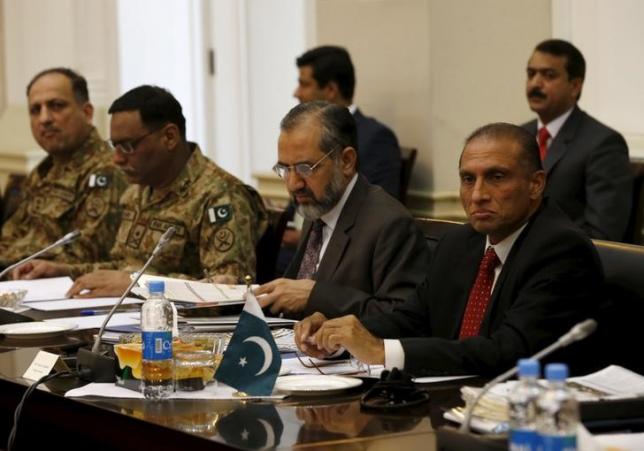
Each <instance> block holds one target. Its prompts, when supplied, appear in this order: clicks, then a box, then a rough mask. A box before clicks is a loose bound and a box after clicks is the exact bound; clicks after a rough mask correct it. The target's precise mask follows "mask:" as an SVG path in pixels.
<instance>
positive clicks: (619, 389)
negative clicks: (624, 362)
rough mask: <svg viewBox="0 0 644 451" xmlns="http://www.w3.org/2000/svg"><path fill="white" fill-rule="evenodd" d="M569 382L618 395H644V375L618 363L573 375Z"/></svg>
mask: <svg viewBox="0 0 644 451" xmlns="http://www.w3.org/2000/svg"><path fill="white" fill-rule="evenodd" d="M568 382H573V383H577V384H580V385H583V386H585V387H589V388H591V389H593V390H598V391H600V392H604V393H606V394H608V395H612V396H617V397H624V396H625V397H631V396H644V376H641V375H639V374H637V373H634V372H633V371H631V370H627V369H626V368H622V367H621V366H618V365H610V366H607V367H606V368H604V369H602V370H599V371H596V372H594V373H591V374H588V375H586V376H580V377H571V378H569V379H568ZM609 397H610V396H609Z"/></svg>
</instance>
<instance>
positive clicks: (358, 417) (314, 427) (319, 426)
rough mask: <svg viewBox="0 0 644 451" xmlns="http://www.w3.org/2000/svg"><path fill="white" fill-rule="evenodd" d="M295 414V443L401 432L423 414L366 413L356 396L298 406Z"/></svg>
mask: <svg viewBox="0 0 644 451" xmlns="http://www.w3.org/2000/svg"><path fill="white" fill-rule="evenodd" d="M296 415H297V417H298V419H300V420H301V421H302V422H303V424H302V427H301V428H300V431H299V434H298V443H310V442H316V441H319V440H325V441H326V440H334V439H340V438H354V437H358V436H360V437H372V436H375V435H379V434H383V433H386V432H389V431H396V432H402V431H407V430H410V429H412V428H413V427H414V426H416V425H417V424H418V423H420V421H421V420H422V418H423V417H422V416H416V415H414V416H406V415H399V416H393V415H374V414H372V413H366V412H364V411H363V410H361V408H360V402H359V401H358V400H356V401H353V402H348V403H343V404H334V405H328V406H316V407H297V408H296Z"/></svg>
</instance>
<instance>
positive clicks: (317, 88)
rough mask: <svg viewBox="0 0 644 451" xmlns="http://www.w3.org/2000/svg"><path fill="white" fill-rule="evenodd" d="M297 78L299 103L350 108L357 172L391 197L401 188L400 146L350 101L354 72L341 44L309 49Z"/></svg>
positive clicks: (388, 132)
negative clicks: (356, 135) (317, 101)
mask: <svg viewBox="0 0 644 451" xmlns="http://www.w3.org/2000/svg"><path fill="white" fill-rule="evenodd" d="M296 63H297V67H298V71H299V77H298V87H297V89H296V90H295V93H294V94H293V95H294V96H295V97H296V98H297V99H298V100H299V101H300V103H301V102H310V101H311V100H324V101H327V102H330V103H334V104H336V105H340V106H344V107H347V108H349V111H350V112H351V114H353V118H354V119H355V121H356V126H357V129H358V149H357V150H358V161H359V162H360V173H361V174H363V175H364V176H365V177H366V178H367V180H368V181H369V183H371V184H372V185H378V186H381V187H382V188H383V189H384V190H385V191H387V192H388V193H389V194H391V195H392V196H394V197H396V198H397V197H398V196H399V194H400V193H399V191H400V164H401V163H400V148H399V146H398V140H397V139H396V135H394V133H393V132H392V131H391V129H389V128H388V127H387V126H386V125H384V124H382V123H380V122H378V121H377V120H375V119H373V118H371V117H367V116H365V115H363V114H362V112H361V111H360V110H359V109H358V107H357V106H356V105H355V104H354V103H353V93H354V90H355V83H356V81H355V73H354V69H353V63H352V62H351V57H350V56H349V52H347V51H346V49H344V48H342V47H336V46H330V45H329V46H322V47H316V48H314V49H311V50H309V51H307V52H305V53H304V54H302V56H300V57H299V58H297V60H296Z"/></svg>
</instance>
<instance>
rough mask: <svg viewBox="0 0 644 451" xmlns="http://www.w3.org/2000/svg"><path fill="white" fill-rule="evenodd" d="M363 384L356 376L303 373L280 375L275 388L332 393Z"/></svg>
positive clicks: (283, 390) (323, 393) (295, 393)
mask: <svg viewBox="0 0 644 451" xmlns="http://www.w3.org/2000/svg"><path fill="white" fill-rule="evenodd" d="M359 385H362V380H360V379H357V378H355V377H347V376H334V375H322V374H319V375H311V374H301V375H295V376H283V377H278V378H277V381H276V383H275V388H276V389H277V390H279V391H281V392H283V393H289V394H292V395H309V396H316V395H330V394H333V393H340V392H342V391H345V390H348V389H350V388H354V387H358V386H359Z"/></svg>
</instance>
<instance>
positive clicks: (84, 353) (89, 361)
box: [76, 226, 176, 382]
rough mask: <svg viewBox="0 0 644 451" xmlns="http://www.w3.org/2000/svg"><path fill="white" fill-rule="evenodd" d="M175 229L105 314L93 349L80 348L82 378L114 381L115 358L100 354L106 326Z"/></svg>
mask: <svg viewBox="0 0 644 451" xmlns="http://www.w3.org/2000/svg"><path fill="white" fill-rule="evenodd" d="M175 231H176V228H175V227H172V226H171V227H169V228H168V230H166V231H165V233H164V234H163V235H161V238H159V242H158V243H157V245H156V246H155V247H154V249H153V250H152V253H151V254H150V256H149V257H148V260H147V261H146V262H145V264H144V265H143V267H142V268H141V270H140V271H138V272H136V273H135V274H134V277H133V278H132V282H130V285H129V286H128V287H127V289H126V290H125V291H124V292H123V294H122V295H121V297H120V298H119V300H118V301H117V302H116V304H114V306H113V307H112V309H111V310H110V311H109V313H108V314H107V315H106V316H105V320H104V321H103V324H102V325H101V328H100V329H99V331H98V334H96V339H95V340H94V345H93V346H92V349H91V350H89V349H86V348H80V349H79V350H78V354H77V355H76V367H77V369H78V371H79V373H80V375H81V378H83V379H86V380H90V381H92V382H114V364H115V362H114V358H113V357H111V356H107V355H103V354H100V353H99V352H98V350H99V348H100V345H101V337H102V336H103V333H104V332H105V327H106V326H107V323H108V322H109V321H110V319H112V316H113V315H114V312H116V309H117V308H119V306H120V305H121V303H122V302H123V300H124V299H125V297H126V296H127V294H128V293H129V292H130V290H131V289H132V287H133V286H134V285H136V283H137V282H138V281H139V279H140V278H141V276H142V275H143V274H144V273H145V270H146V269H148V266H149V265H150V263H152V260H154V257H156V256H157V254H158V253H159V252H160V251H161V249H163V248H164V247H165V246H166V244H168V242H169V241H170V238H172V235H174V233H175Z"/></svg>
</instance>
